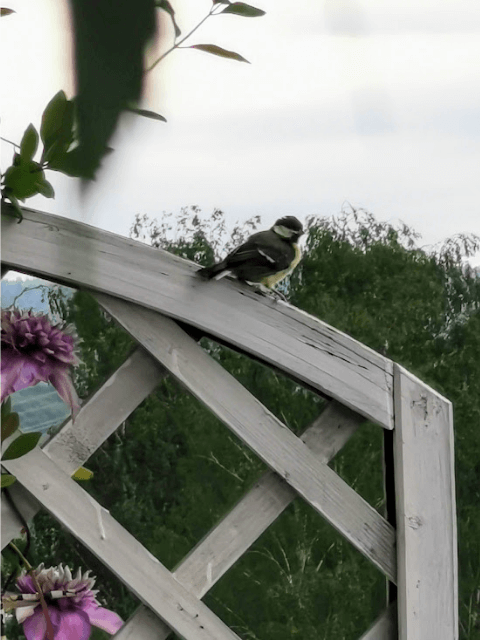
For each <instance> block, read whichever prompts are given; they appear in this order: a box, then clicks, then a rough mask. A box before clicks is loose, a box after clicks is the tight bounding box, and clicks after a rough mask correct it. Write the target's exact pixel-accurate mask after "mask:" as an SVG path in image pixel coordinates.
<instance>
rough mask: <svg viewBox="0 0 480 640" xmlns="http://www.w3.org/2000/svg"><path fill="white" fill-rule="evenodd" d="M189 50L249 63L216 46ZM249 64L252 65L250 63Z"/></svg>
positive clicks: (197, 45) (203, 46)
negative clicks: (197, 50)
mask: <svg viewBox="0 0 480 640" xmlns="http://www.w3.org/2000/svg"><path fill="white" fill-rule="evenodd" d="M222 13H223V12H222ZM187 49H199V51H206V52H207V53H212V54H213V55H214V56H220V57H221V58H230V59H231V60H238V62H248V60H245V58H244V57H243V56H241V55H240V54H239V53H235V52H234V51H228V50H227V49H222V47H217V45H216V44H192V45H191V46H190V47H187ZM248 64H250V63H249V62H248Z"/></svg>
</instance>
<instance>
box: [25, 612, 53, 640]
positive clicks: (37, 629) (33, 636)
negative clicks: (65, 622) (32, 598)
mask: <svg viewBox="0 0 480 640" xmlns="http://www.w3.org/2000/svg"><path fill="white" fill-rule="evenodd" d="M51 611H52V607H48V615H49V616H50V620H51V619H52V618H51V615H50V614H51ZM23 633H24V634H25V638H26V639H27V640H44V639H45V638H46V633H47V621H46V620H45V616H44V614H43V611H42V607H37V608H36V609H35V612H34V614H33V615H32V616H30V617H29V618H27V619H26V620H25V621H24V623H23Z"/></svg>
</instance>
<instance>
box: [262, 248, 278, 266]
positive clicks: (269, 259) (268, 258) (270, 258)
mask: <svg viewBox="0 0 480 640" xmlns="http://www.w3.org/2000/svg"><path fill="white" fill-rule="evenodd" d="M258 253H259V254H260V255H261V256H263V257H264V258H266V259H267V260H268V261H269V262H271V263H272V264H275V260H274V259H273V258H272V256H269V255H268V254H266V253H265V252H264V251H262V250H261V249H258Z"/></svg>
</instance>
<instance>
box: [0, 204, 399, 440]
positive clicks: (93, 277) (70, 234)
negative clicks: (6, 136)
mask: <svg viewBox="0 0 480 640" xmlns="http://www.w3.org/2000/svg"><path fill="white" fill-rule="evenodd" d="M4 206H5V210H10V206H9V205H8V204H7V205H4ZM23 213H24V219H23V222H22V224H20V225H18V224H17V223H16V221H15V220H14V219H10V218H8V217H6V216H4V218H3V220H2V261H3V262H4V263H5V264H7V265H8V266H10V267H12V268H15V269H17V270H19V271H26V272H29V273H35V274H39V275H41V276H43V277H46V278H48V279H51V280H52V279H53V280H57V281H61V282H64V283H69V284H71V285H72V286H74V287H79V286H80V287H86V288H90V289H93V290H96V291H103V292H105V293H108V294H113V295H116V296H118V297H120V298H123V299H126V300H131V301H134V302H137V303H140V304H142V305H144V306H146V307H149V308H151V309H155V310H157V311H160V312H162V313H164V314H166V315H168V316H171V317H174V318H176V319H179V320H183V321H185V322H187V323H188V324H192V325H194V326H196V327H198V328H200V329H202V330H204V331H205V332H206V333H208V334H211V335H213V336H216V337H218V338H220V339H222V340H223V341H225V342H226V343H229V344H232V345H234V346H236V347H238V348H240V349H242V350H243V351H246V352H247V353H250V354H253V355H254V356H255V357H257V358H260V359H262V360H264V361H265V362H267V363H270V364H273V365H274V366H275V367H278V368H279V369H281V370H283V371H285V372H286V373H287V374H289V375H291V376H293V377H294V378H296V379H298V380H300V381H302V382H304V383H307V384H308V385H309V386H311V387H313V388H314V389H317V390H319V391H321V392H322V393H324V394H325V395H327V396H329V397H332V398H334V399H336V400H338V401H339V402H341V403H342V404H345V405H346V406H348V407H350V408H351V409H352V410H354V411H356V412H358V413H360V414H361V415H364V416H365V417H367V418H369V419H371V420H373V421H374V422H377V423H378V424H380V425H382V426H384V427H386V428H387V429H392V428H393V405H392V382H393V376H392V363H391V361H390V360H388V359H387V358H385V357H383V356H381V355H380V354H378V353H375V352H374V351H372V350H371V349H369V348H368V347H366V346H365V345H363V344H361V343H359V342H357V341H356V340H353V339H352V338H350V337H349V336H347V335H345V334H344V333H341V332H340V331H337V330H336V329H334V328H333V327H331V326H329V325H327V324H325V323H324V322H322V321H321V320H318V319H317V318H314V317H313V316H310V315H309V314H307V313H304V312H302V311H300V310H299V309H295V308H294V307H292V306H290V305H288V304H286V303H283V302H275V301H272V300H271V299H267V298H265V297H260V296H258V295H257V294H256V293H255V292H254V291H253V290H252V288H251V287H248V286H246V285H240V284H238V283H234V282H232V281H229V282H227V281H225V280H222V281H219V282H204V281H203V280H202V279H201V278H198V277H197V276H196V275H195V272H196V270H197V266H196V265H194V264H192V263H189V262H187V261H186V260H182V259H181V258H178V257H176V256H173V255H171V254H168V253H166V252H164V251H161V250H159V249H152V248H151V247H147V246H145V245H144V244H141V243H139V242H134V241H132V240H129V239H127V238H122V237H120V236H117V235H114V234H111V233H107V232H105V231H102V230H100V229H96V228H94V227H91V226H88V225H85V224H82V223H79V222H74V221H73V220H68V219H66V218H61V217H59V216H53V215H49V214H45V213H41V212H38V211H33V210H31V209H26V208H25V209H23Z"/></svg>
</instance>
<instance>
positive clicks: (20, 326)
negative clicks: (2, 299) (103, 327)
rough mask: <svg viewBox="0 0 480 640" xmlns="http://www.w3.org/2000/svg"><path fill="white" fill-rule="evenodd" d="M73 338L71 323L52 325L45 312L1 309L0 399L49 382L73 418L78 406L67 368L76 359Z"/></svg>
mask: <svg viewBox="0 0 480 640" xmlns="http://www.w3.org/2000/svg"><path fill="white" fill-rule="evenodd" d="M75 341H76V335H75V333H74V331H73V329H72V327H71V326H65V325H63V324H57V325H52V323H51V321H50V318H49V317H48V316H46V315H43V314H38V315H35V314H34V313H32V312H31V311H20V310H19V309H13V310H12V311H5V310H3V309H2V367H1V371H2V402H3V400H4V399H5V398H6V397H7V396H9V395H10V394H11V393H13V392H14V391H19V390H20V389H25V388H26V387H33V386H34V385H36V384H37V383H38V382H50V383H51V384H52V385H53V386H54V387H55V389H56V390H57V392H58V394H59V396H60V397H61V398H62V400H64V402H66V403H67V404H69V405H70V407H71V409H72V416H73V418H75V416H76V414H77V413H78V410H79V408H80V404H79V401H78V396H77V393H76V391H75V389H74V386H73V382H72V379H71V377H70V367H71V366H72V365H73V366H76V365H78V364H79V362H80V361H79V359H78V357H77V356H76V354H75Z"/></svg>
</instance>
